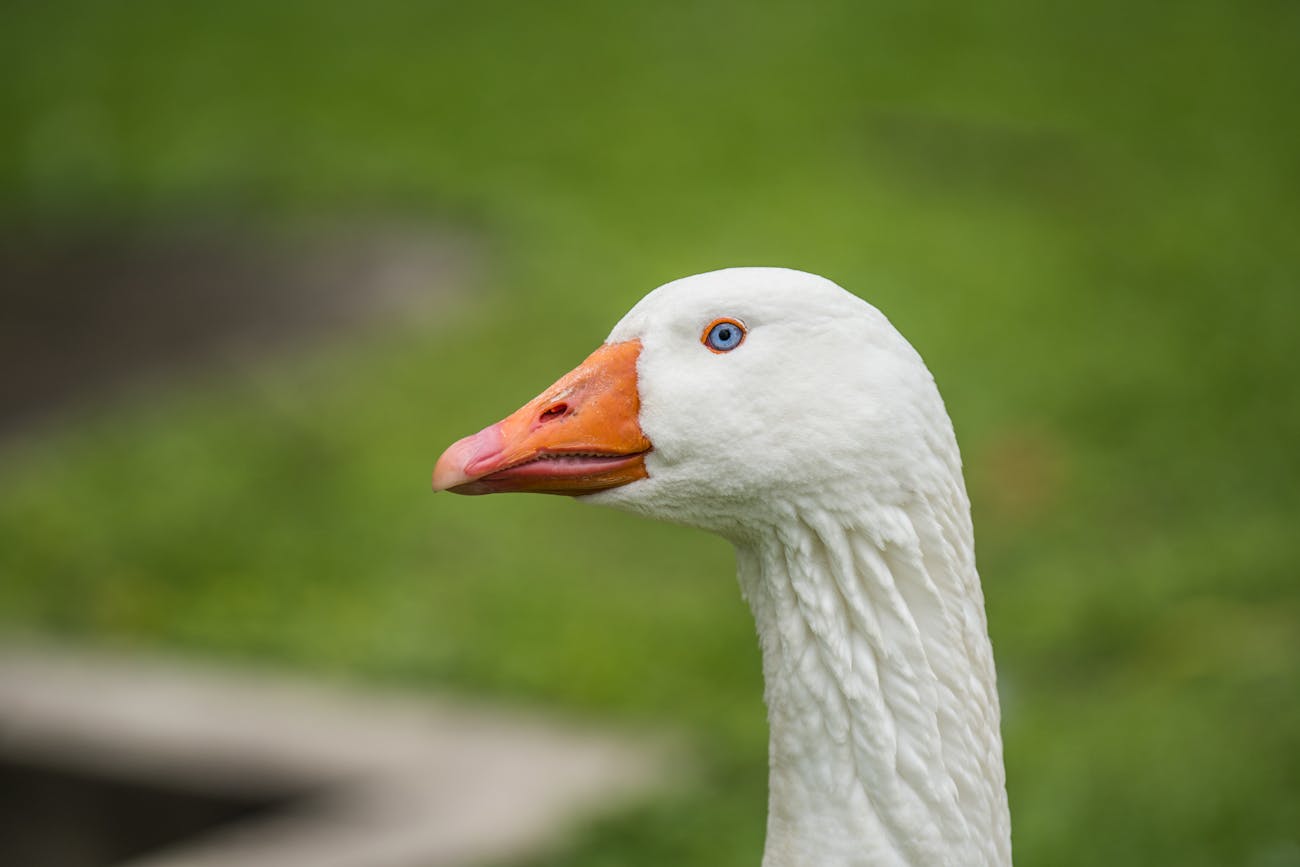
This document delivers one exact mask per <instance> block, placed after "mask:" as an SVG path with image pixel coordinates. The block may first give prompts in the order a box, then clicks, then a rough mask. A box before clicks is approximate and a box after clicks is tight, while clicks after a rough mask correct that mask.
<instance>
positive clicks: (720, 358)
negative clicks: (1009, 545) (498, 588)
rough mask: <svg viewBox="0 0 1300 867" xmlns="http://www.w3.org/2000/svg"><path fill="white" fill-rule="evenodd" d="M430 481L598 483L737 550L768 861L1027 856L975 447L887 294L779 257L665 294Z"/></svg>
mask: <svg viewBox="0 0 1300 867" xmlns="http://www.w3.org/2000/svg"><path fill="white" fill-rule="evenodd" d="M433 486H434V489H435V490H451V491H455V492H458V493H465V494H483V493H495V492H503V491H535V492H543V493H557V494H570V495H584V496H586V497H587V498H588V499H589V500H590V501H592V502H596V503H605V504H608V505H612V506H617V507H619V508H624V509H629V510H632V511H636V512H640V513H643V514H646V515H651V516H654V517H658V518H665V519H667V520H670V521H676V522H679V523H683V524H690V525H693V526H697V527H703V528H705V529H708V530H711V531H714V532H717V533H719V534H721V535H723V536H724V537H726V538H727V539H729V540H730V541H731V542H732V543H733V544H734V545H735V548H736V560H737V563H738V570H739V575H740V585H741V589H742V591H743V592H744V595H745V598H746V599H747V600H748V602H749V605H750V607H751V609H752V610H753V613H754V619H755V621H756V623H757V627H758V636H759V643H760V645H761V647H762V654H763V674H764V677H765V680H766V692H765V698H766V702H767V708H768V720H769V724H770V728H771V742H770V743H771V746H770V750H769V761H770V767H771V770H770V794H769V804H768V823H767V844H766V851H765V854H764V858H763V865H764V867H856V865H925V867H931V865H960V867H966V865H1007V864H1010V863H1011V831H1010V817H1009V814H1008V810H1007V796H1006V785H1005V774H1004V770H1003V764H1002V742H1001V737H1000V735H999V730H998V721H999V714H998V696H997V691H996V686H995V674H994V669H993V653H992V648H991V646H990V644H989V638H988V629H987V626H986V621H985V616H984V601H983V596H982V594H981V590H980V584H979V576H978V575H977V573H976V571H975V559H974V545H973V540H972V531H971V522H970V507H969V503H968V500H967V497H966V489H965V485H964V484H963V482H962V476H961V457H960V455H959V453H958V450H957V443H956V439H955V438H954V436H953V430H952V424H951V422H950V421H949V419H948V415H947V412H946V411H945V410H944V406H943V401H942V400H941V399H940V397H939V392H938V390H937V389H936V387H935V385H934V380H933V378H932V377H931V375H930V372H929V371H928V370H927V369H926V367H925V364H924V363H923V362H922V361H921V358H920V356H918V355H917V353H916V351H915V350H914V349H913V348H912V347H911V345H910V344H908V343H907V341H906V340H904V339H903V337H902V335H900V334H899V333H898V332H897V331H896V330H895V329H894V328H893V326H892V325H890V323H889V321H888V320H887V319H886V318H885V317H884V315H882V314H881V313H880V312H879V311H878V310H876V309H875V308H874V307H872V306H871V305H869V304H867V303H866V302H864V301H862V300H860V299H859V298H857V297H855V296H853V295H851V294H849V293H848V292H846V291H844V290H843V289H841V288H840V287H839V286H837V285H835V284H834V283H832V282H830V281H829V280H826V279H823V278H821V277H816V276H814V275H811V274H805V273H803V272H799V271H790V270H786V269H781V268H733V269H728V270H723V271H715V272H712V273H708V274H700V275H697V276H694V277H687V278H685V279H682V280H677V281H675V282H673V283H669V284H667V285H665V286H661V287H660V288H658V289H656V290H655V291H653V292H651V293H650V294H649V295H647V296H646V297H645V298H644V299H643V300H642V301H641V302H640V303H639V304H637V305H636V307H635V308H633V309H632V311H631V312H629V313H628V314H627V316H625V317H624V318H623V320H622V321H621V322H619V324H618V325H617V326H615V328H614V330H613V332H612V333H611V334H610V336H609V339H608V341H607V342H606V343H605V345H604V346H602V347H601V348H600V349H598V350H597V351H596V352H595V353H593V354H592V355H591V356H590V357H589V358H588V359H587V360H586V361H585V362H583V364H582V365H581V366H579V367H578V368H577V369H575V370H574V371H573V372H571V373H569V374H568V375H567V376H565V377H564V378H562V379H561V380H559V382H557V383H556V384H555V385H553V386H551V387H550V388H548V389H547V390H546V391H544V392H542V394H541V395H539V396H538V397H537V398H536V399H534V400H533V401H531V402H529V403H528V404H527V405H525V406H524V407H523V408H521V409H520V410H519V411H518V412H516V413H514V414H513V415H511V416H510V417H508V418H506V419H505V420H503V421H501V422H499V423H498V424H495V425H492V426H491V427H489V428H486V429H485V430H483V431H481V432H480V433H477V434H475V435H473V436H471V437H466V438H465V439H463V440H460V441H459V442H457V443H456V444H454V445H453V446H451V447H450V448H449V449H448V450H447V451H446V452H445V453H444V454H443V455H442V457H441V458H440V459H439V460H438V463H437V468H436V469H435V470H434V475H433Z"/></svg>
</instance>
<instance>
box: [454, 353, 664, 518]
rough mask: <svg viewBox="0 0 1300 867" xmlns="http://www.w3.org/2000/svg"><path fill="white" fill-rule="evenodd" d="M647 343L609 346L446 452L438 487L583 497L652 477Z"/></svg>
mask: <svg viewBox="0 0 1300 867" xmlns="http://www.w3.org/2000/svg"><path fill="white" fill-rule="evenodd" d="M640 354H641V341H639V340H629V341H627V342H625V343H613V344H606V345H604V346H602V347H601V348H600V349H597V350H596V351H595V352H593V353H592V354H591V355H590V356H589V357H588V358H587V360H586V361H584V362H583V363H582V364H580V365H578V367H577V368H575V369H574V370H572V371H571V372H569V373H568V374H566V375H565V376H564V377H562V378H561V379H560V380H559V381H558V382H557V383H555V384H554V385H552V386H551V387H550V388H548V389H546V390H545V391H544V392H542V393H541V394H540V395H538V396H537V397H536V398H534V399H533V400H531V401H529V402H528V403H526V404H524V406H523V407H521V408H520V409H519V410H518V411H516V412H515V413H514V414H513V415H511V416H509V417H508V418H505V419H503V420H501V421H499V422H497V423H496V424H494V425H492V426H491V427H488V428H484V429H483V430H481V431H479V432H478V433H476V434H474V435H473V436H468V437H465V438H464V439H462V440H459V441H458V442H456V443H454V444H453V445H452V446H451V448H449V449H447V451H445V452H443V453H442V457H440V458H438V464H437V466H436V467H435V468H434V470H433V489H434V490H435V491H451V492H452V493H455V494H497V493H504V492H507V491H531V492H533V493H538V494H567V495H569V496H579V495H581V494H592V493H595V492H596V491H605V490H609V489H610V488H617V487H618V486H619V485H626V484H627V483H628V482H634V481H636V480H637V479H644V478H646V469H645V455H646V452H648V451H650V441H649V440H648V439H646V436H645V434H644V433H642V432H641V425H640V423H639V422H638V421H637V416H638V414H639V412H640V410H641V397H640V394H639V393H638V391H637V380H636V360H637V356H638V355H640Z"/></svg>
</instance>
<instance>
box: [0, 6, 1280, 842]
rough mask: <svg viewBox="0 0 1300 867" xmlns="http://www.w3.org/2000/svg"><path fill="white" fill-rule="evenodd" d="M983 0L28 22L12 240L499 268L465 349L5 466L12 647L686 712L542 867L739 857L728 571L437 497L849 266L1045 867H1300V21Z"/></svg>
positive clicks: (754, 669) (463, 320) (718, 560)
mask: <svg viewBox="0 0 1300 867" xmlns="http://www.w3.org/2000/svg"><path fill="white" fill-rule="evenodd" d="M1298 8H1300V7H1296V6H1295V5H1294V4H1286V3H1280V2H1263V0H1261V2H1253V3H1228V2H1222V3H1188V4H1180V5H1179V6H1178V7H1176V8H1173V7H1165V6H1160V5H1157V4H1149V5H1136V6H1135V5H1133V4H1129V3H1119V2H1101V3H1094V4H1078V5H1077V6H1076V7H1072V8H1067V7H1065V6H1063V5H1060V4H1042V3H1031V2H1027V0H1014V2H1013V0H1001V2H993V3H984V4H955V3H952V4H935V3H919V4H918V3H901V2H899V3H877V4H864V3H859V2H843V3H834V2H824V3H817V4H780V3H760V4H754V3H739V2H735V3H728V2H709V3H668V4H638V5H635V6H633V5H630V4H627V5H625V4H596V3H590V4H584V3H572V2H569V3H550V4H516V5H511V4H477V5H476V4H432V3H402V4H399V3H393V2H371V3H368V4H365V5H364V6H362V7H354V6H353V5H351V4H345V3H332V2H320V0H317V2H311V3H308V2H305V0H304V2H297V3H291V2H275V3H251V2H232V3H224V4H210V5H208V6H204V7H188V6H187V7H184V8H182V7H180V6H177V5H176V4H166V3H147V2H126V3H118V4H96V3H89V2H80V3H71V2H69V3H46V4H35V3H24V4H9V5H8V6H7V7H6V8H5V9H4V10H3V12H0V23H3V26H0V82H2V83H0V219H3V220H4V221H5V222H8V223H11V224H13V223H17V224H37V225H42V226H51V225H53V226H57V225H60V224H62V223H65V222H68V223H77V222H81V221H87V220H89V221H101V220H110V221H122V220H125V221H130V222H133V223H142V224H145V225H150V224H156V223H164V224H165V223H170V222H174V221H188V220H190V219H193V218H194V216H195V215H196V214H198V215H201V216H204V217H210V216H211V215H214V214H215V215H217V217H219V218H228V219H243V220H253V221H257V222H259V223H262V224H265V225H266V226H267V227H268V229H270V230H274V229H276V228H277V227H280V226H292V225H297V224H300V223H309V222H311V221H314V220H321V219H325V220H330V219H349V218H353V217H357V216H358V215H360V216H368V215H373V214H385V215H388V214H399V215H405V216H407V217H409V218H410V219H413V220H419V219H425V218H428V219H436V220H447V219H451V220H454V221H457V222H460V223H463V224H465V225H467V226H471V227H474V228H475V229H477V230H478V231H480V232H482V233H483V234H484V235H485V237H487V239H488V249H489V250H490V251H491V255H490V257H489V258H488V261H487V262H486V263H485V269H486V270H485V274H484V277H483V279H482V283H483V286H482V287H481V288H482V291H481V293H480V294H479V295H478V296H477V297H476V299H475V300H474V301H473V303H471V304H469V305H467V306H466V307H465V308H464V309H462V310H460V311H459V312H458V313H457V314H456V315H455V316H454V317H451V318H449V319H447V321H444V322H440V323H433V324H430V325H427V326H425V325H411V326H408V327H403V328H394V329H391V330H390V331H388V332H385V333H378V334H374V333H372V334H368V335H364V336H361V337H358V338H357V339H355V340H353V341H350V342H348V343H345V344H341V345H339V346H336V347H335V348H333V349H331V350H330V351H329V352H328V353H324V354H319V355H315V356H312V357H310V358H306V359H300V360H298V361H292V362H288V361H285V362H280V363H277V364H274V365H268V366H266V367H264V368H262V369H258V370H255V371H246V372H244V373H240V374H235V373H224V374H219V375H214V376H208V377H206V378H201V379H198V380H188V381H185V382H184V383H183V384H179V385H176V386H175V387H172V388H170V389H164V390H160V391H154V392H151V393H149V394H147V395H143V396H139V397H137V398H136V399H133V400H130V401H125V402H123V403H121V404H119V405H117V406H115V407H114V408H113V409H112V410H111V411H107V412H104V413H101V414H99V415H97V416H94V417H92V418H89V419H85V420H79V421H78V422H77V423H76V424H75V425H72V426H68V427H66V428H64V429H60V430H57V431H52V432H50V433H49V434H48V435H44V436H42V437H41V438H39V440H31V441H26V442H22V443H19V444H17V445H15V446H12V447H10V448H9V449H8V450H7V451H6V452H5V453H4V454H3V455H2V456H0V461H2V463H0V576H2V577H0V628H3V629H5V630H8V631H27V630H40V631H46V632H54V633H57V634H60V635H66V636H69V637H73V638H77V639H81V640H86V641H94V642H101V643H108V644H118V645H131V646H148V647H155V646H156V647H167V648H172V649H183V650H185V651H188V652H194V653H202V654H205V655H219V656H224V657H234V658H241V659H247V660H252V661H259V662H266V663H272V664H277V665H287V666H292V667H298V668H301V669H306V670H312V671H320V672H329V673H332V674H335V675H338V676H346V677H359V678H368V679H374V680H382V681H387V682H401V683H407V684H413V685H418V686H429V687H435V688H440V689H448V688H449V689H454V690H459V691H464V692H467V693H474V694H488V695H492V696H496V697H498V698H500V699H501V700H503V701H519V702H524V703H529V704H537V703H540V704H544V705H550V706H553V707H556V708H560V709H564V710H573V711H580V712H587V713H593V714H597V715H599V716H601V717H603V718H606V719H610V720H615V721H625V722H632V723H638V724H640V723H651V724H663V725H668V726H675V727H678V728H681V729H684V730H686V731H687V732H688V733H690V734H691V735H692V736H693V737H694V738H695V742H696V743H697V745H698V747H699V750H698V755H699V759H698V765H699V766H698V767H695V768H692V769H690V772H689V773H683V777H684V778H689V779H690V780H691V781H692V782H690V783H688V784H686V785H685V786H684V787H683V788H682V789H681V790H680V791H677V792H675V793H671V794H669V795H666V796H664V798H663V799H661V800H660V801H658V802H656V803H653V804H650V805H648V806H646V807H645V808H642V809H640V810H637V811H634V812H633V813H632V814H630V815H623V816H618V817H613V818H612V819H610V820H609V821H607V822H606V823H604V824H602V825H600V826H599V827H598V828H596V829H594V830H591V831H589V832H588V833H586V834H585V835H583V836H581V837H580V838H579V839H577V840H575V841H574V843H573V845H572V846H571V847H570V849H569V850H567V851H565V852H564V853H563V854H562V855H560V856H557V857H556V858H555V859H554V860H552V861H545V862H537V865H541V864H552V863H553V864H578V865H590V867H595V865H663V864H669V863H671V864H680V865H732V864H735V865H753V864H756V863H757V861H758V854H759V851H760V849H761V843H762V818H763V810H764V786H765V775H764V764H765V733H764V724H763V714H762V707H761V703H760V690H761V686H760V680H759V674H758V657H757V650H756V648H755V646H754V639H753V635H752V626H751V624H750V622H749V619H748V612H747V611H746V610H745V608H744V606H743V604H742V603H741V601H740V599H739V594H738V593H737V592H736V589H735V586H734V580H733V579H732V578H731V575H730V572H731V562H730V553H729V551H728V550H727V548H726V546H725V545H724V544H722V543H721V542H718V541H716V540H714V539H711V538H709V537H706V536H703V535H700V534H696V533H692V532H688V531H685V530H682V529H678V528H673V527H667V526H657V525H653V524H649V523H646V522H642V521H638V520H635V519H632V518H629V517H626V516H623V515H619V514H614V513H606V512H603V511H601V510H598V509H593V508H587V507H584V506H582V505H579V504H574V503H571V502H568V501H560V500H555V499H550V498H522V497H521V498H509V497H502V498H484V499H473V500H466V499H461V498H452V497H434V496H432V495H430V494H428V492H427V478H428V472H429V469H430V467H431V465H432V462H433V459H434V458H435V457H436V455H437V454H438V452H439V451H440V450H441V448H442V447H443V446H445V445H446V444H447V443H449V442H450V441H451V440H453V439H454V438H456V437H458V436H460V435H462V434H464V433H467V432H469V431H471V430H475V429H477V428H478V427H479V426H480V425H481V424H483V423H486V422H488V421H491V420H494V419H495V418H497V417H499V416H501V415H503V414H504V413H506V412H507V411H509V410H511V409H513V408H514V407H515V406H516V405H518V403H520V402H521V401H522V400H524V399H526V398H528V397H530V396H531V395H532V394H533V393H535V392H536V390H537V389H539V388H540V387H542V386H543V385H545V384H546V383H548V382H549V381H550V379H551V377H552V376H553V375H555V374H558V373H560V372H562V371H563V370H565V369H567V368H568V367H569V366H570V365H572V364H573V363H574V362H576V361H577V360H579V359H580V358H581V357H582V356H583V355H584V354H585V353H586V352H587V351H588V350H589V349H590V348H592V347H593V346H594V345H595V344H596V343H598V342H599V341H600V340H601V339H602V338H603V336H604V334H605V332H606V331H607V329H608V328H609V327H610V325H612V323H613V322H614V321H615V320H616V319H617V318H618V316H619V315H621V313H622V312H623V311H624V310H625V309H626V308H627V307H628V306H629V305H630V304H631V303H632V302H633V301H634V300H635V299H636V298H637V297H639V296H640V294H641V293H643V292H644V291H645V290H647V289H649V288H652V287H653V286H654V285H656V284H658V283H660V282H663V281H664V280H667V279H671V278H673V277H677V276H681V275H683V274H687V273H691V272H695V271H700V270H707V269H711V268H715V267H720V266H725V265H733V264H784V265H791V266H795V267H802V268H806V269H808V270H813V271H816V272H819V273H823V274H826V275H827V276H830V277H832V278H834V279H836V280H838V281H839V282H841V283H843V284H844V285H846V286H848V287H849V288H851V289H853V290H854V291H856V292H858V293H860V294H862V295H863V296H864V297H866V298H868V299H869V300H871V301H873V302H874V303H876V304H877V305H878V306H880V307H882V309H884V310H885V311H886V312H887V313H889V315H890V316H891V318H893V320H894V321H895V323H896V324H898V325H899V326H900V328H901V329H902V330H903V331H904V332H905V333H906V334H907V335H908V336H909V337H910V338H911V339H912V340H913V342H914V343H915V344H916V345H917V346H918V348H919V349H920V350H921V352H922V353H923V354H924V355H925V356H926V358H927V359H928V361H929V362H930V365H931V367H932V369H933V370H934V371H935V373H936V375H937V376H938V378H939V380H940V384H941V386H942V388H943V389H944V392H945V396H946V398H947V400H948V403H949V408H950V410H951V412H952V415H953V417H954V420H955V423H956V426H957V429H958V435H959V437H960V439H961V441H962V444H963V448H964V452H965V455H966V461H967V466H968V476H969V480H970V485H971V492H972V497H973V501H974V506H975V512H976V514H975V518H976V527H977V537H978V545H979V556H980V563H981V571H982V574H983V576H984V582H985V589H986V594H987V597H988V608H989V616H990V626H991V631H992V634H993V640H994V645H995V649H996V652H997V657H998V663H999V670H1000V677H1001V683H1002V689H1003V691H1004V694H1005V698H1004V702H1005V704H1004V716H1005V720H1004V728H1005V735H1006V751H1007V760H1008V774H1009V788H1010V794H1011V800H1012V810H1013V827H1014V839H1015V846H1016V850H1017V861H1018V863H1020V864H1022V865H1032V864H1043V865H1076V864H1077V865H1083V864H1107V865H1150V864H1179V865H1214V864H1247V865H1259V867H1278V865H1286V864H1300V836H1298V835H1297V831H1296V829H1297V828H1300V782H1298V781H1300V688H1297V684H1300V554H1298V553H1297V545H1296V541H1295V539H1296V527H1297V523H1298V522H1300V494H1298V493H1297V491H1298V489H1300V449H1298V448H1297V443H1300V389H1298V388H1297V385H1296V383H1297V379H1298V374H1300V362H1297V359H1296V349H1295V347H1296V342H1297V338H1298V337H1300V333H1298V332H1300V329H1298V328H1297V324H1296V323H1297V320H1298V319H1300V244H1297V243H1296V238H1297V236H1300V157H1297V154H1300V114H1298V113H1297V112H1296V111H1295V106H1296V105H1297V103H1300V62H1298V61H1297V60H1296V59H1295V39H1296V34H1297V33H1300V11H1297V10H1298Z"/></svg>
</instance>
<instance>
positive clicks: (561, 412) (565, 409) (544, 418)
mask: <svg viewBox="0 0 1300 867" xmlns="http://www.w3.org/2000/svg"><path fill="white" fill-rule="evenodd" d="M568 414H569V405H568V404H567V403H557V404H555V405H553V406H548V407H547V408H546V409H544V410H543V411H542V414H541V415H540V416H538V418H537V420H538V421H539V422H548V421H555V420H556V419H557V418H562V417H564V416H566V415H568Z"/></svg>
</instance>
